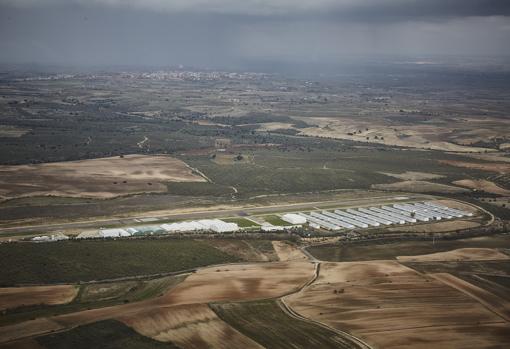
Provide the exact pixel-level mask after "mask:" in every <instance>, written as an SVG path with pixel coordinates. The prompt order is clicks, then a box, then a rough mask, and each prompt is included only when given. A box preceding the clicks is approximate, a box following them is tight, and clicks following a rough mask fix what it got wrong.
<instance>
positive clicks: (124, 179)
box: [0, 155, 205, 198]
mask: <svg viewBox="0 0 510 349" xmlns="http://www.w3.org/2000/svg"><path fill="white" fill-rule="evenodd" d="M171 181H175V182H204V181H205V179H204V178H202V177H201V176H199V175H196V174H194V173H193V172H192V170H191V169H189V168H188V167H187V165H186V164H185V163H184V162H182V161H181V160H179V159H175V158H172V157H170V156H166V155H154V156H146V155H127V156H125V157H123V158H120V157H111V158H100V159H91V160H80V161H66V162H56V163H45V164H37V165H17V166H0V198H2V197H3V198H14V197H24V196H44V195H53V196H68V197H90V198H112V197H115V196H119V195H126V194H133V193H141V192H165V191H166V186H165V185H164V182H171ZM149 183H150V184H149Z"/></svg>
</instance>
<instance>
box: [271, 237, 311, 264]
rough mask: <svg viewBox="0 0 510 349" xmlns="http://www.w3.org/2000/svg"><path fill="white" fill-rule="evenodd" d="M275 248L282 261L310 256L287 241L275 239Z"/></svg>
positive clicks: (304, 258)
mask: <svg viewBox="0 0 510 349" xmlns="http://www.w3.org/2000/svg"><path fill="white" fill-rule="evenodd" d="M272 243H273V248H274V250H275V251H276V254H277V255H278V258H279V259H280V260H281V261H296V260H301V261H303V260H306V259H307V258H308V257H307V256H306V255H305V254H304V253H303V252H302V251H301V250H300V249H299V248H298V247H296V246H295V245H292V244H289V243H287V242H285V241H273V242H272Z"/></svg>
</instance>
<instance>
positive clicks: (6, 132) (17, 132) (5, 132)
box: [0, 125, 30, 138]
mask: <svg viewBox="0 0 510 349" xmlns="http://www.w3.org/2000/svg"><path fill="white" fill-rule="evenodd" d="M29 131H30V130H29V129H24V128H19V127H16V126H10V125H0V137H12V138H18V137H21V136H23V135H24V134H26V133H28V132H29Z"/></svg>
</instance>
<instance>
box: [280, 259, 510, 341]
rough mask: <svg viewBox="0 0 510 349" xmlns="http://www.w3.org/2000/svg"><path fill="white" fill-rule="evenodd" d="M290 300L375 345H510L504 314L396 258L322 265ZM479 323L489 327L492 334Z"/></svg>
mask: <svg viewBox="0 0 510 349" xmlns="http://www.w3.org/2000/svg"><path fill="white" fill-rule="evenodd" d="M286 301H287V303H288V304H289V305H290V306H291V307H292V309H293V310H295V311H296V312H297V313H299V314H301V315H303V316H305V317H308V318H311V319H313V320H317V321H320V322H323V323H325V324H327V325H329V326H332V327H334V328H337V329H339V330H343V331H349V332H350V333H352V334H354V335H355V336H358V337H360V338H362V339H363V340H365V341H367V342H368V343H370V344H372V345H374V346H375V347H377V348H408V347H413V348H431V347H438V348H439V347H445V348H446V347H448V348H450V347H452V346H451V344H452V341H453V342H454V343H455V344H456V347H472V343H482V344H483V345H481V346H480V347H481V348H483V347H486V348H488V347H498V346H501V347H503V345H502V343H504V345H506V346H508V345H509V344H510V338H509V336H508V335H507V332H506V333H505V331H508V330H510V326H509V324H508V323H507V322H505V321H504V320H503V319H501V317H499V316H498V315H496V314H494V313H493V312H492V311H490V310H488V309H487V308H486V307H484V306H483V305H481V304H480V303H479V302H477V301H476V300H474V299H472V298H471V297H469V296H467V295H465V294H463V293H461V292H459V291H457V290H456V289H454V288H451V287H449V286H446V285H445V284H443V283H441V282H439V281H437V280H434V279H433V278H430V277H428V276H426V275H422V274H419V273H417V272H415V271H414V270H412V269H410V268H407V267H405V266H403V265H401V264H399V263H398V262H395V261H370V262H346V263H324V264H323V265H322V266H321V271H320V276H319V277H318V279H317V280H316V281H315V282H314V283H312V284H311V285H310V286H307V287H305V288H304V289H303V290H302V291H300V292H299V293H296V294H292V295H290V296H287V297H286ZM480 326H488V332H483V331H481V330H480ZM432 329H433V331H432ZM503 329H504V330H503ZM459 330H462V331H463V333H462V336H460V335H459V334H458V331H459ZM489 331H490V332H489ZM431 333H433V336H431Z"/></svg>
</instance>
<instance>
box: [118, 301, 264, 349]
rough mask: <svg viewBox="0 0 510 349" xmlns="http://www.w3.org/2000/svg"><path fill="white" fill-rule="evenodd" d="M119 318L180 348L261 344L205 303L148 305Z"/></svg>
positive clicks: (252, 346)
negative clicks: (238, 329) (222, 318)
mask: <svg viewBox="0 0 510 349" xmlns="http://www.w3.org/2000/svg"><path fill="white" fill-rule="evenodd" d="M119 320H121V321H122V322H124V323H125V324H126V325H128V326H130V327H132V328H133V329H134V330H135V331H137V332H138V333H140V334H142V335H144V336H147V337H151V338H154V339H156V340H158V341H161V342H172V343H174V344H176V345H178V346H179V347H182V348H197V349H198V348H225V349H228V348H247V349H249V348H262V346H260V345H259V344H258V343H256V342H254V341H253V340H251V339H250V338H248V337H246V336H245V335H243V334H241V333H240V332H239V331H237V330H235V329H234V328H232V327H231V326H230V325H228V324H227V323H225V322H224V321H222V320H221V319H220V318H218V316H217V315H216V314H215V313H214V312H213V311H212V310H211V309H210V308H209V306H208V305H207V304H193V305H185V306H175V307H168V308H159V309H151V310H148V311H145V312H141V313H137V314H135V315H131V316H124V317H121V318H119Z"/></svg>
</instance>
